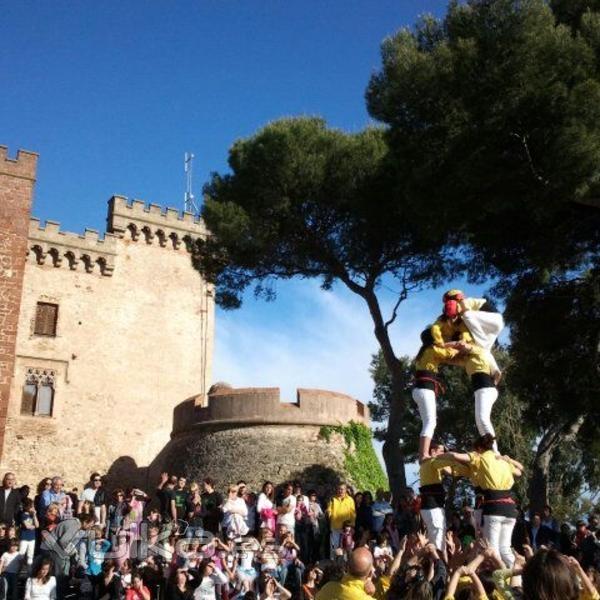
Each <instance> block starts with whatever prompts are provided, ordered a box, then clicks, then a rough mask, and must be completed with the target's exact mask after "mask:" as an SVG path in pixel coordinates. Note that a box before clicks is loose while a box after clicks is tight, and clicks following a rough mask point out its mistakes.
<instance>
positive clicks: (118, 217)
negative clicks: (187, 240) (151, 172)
mask: <svg viewBox="0 0 600 600" xmlns="http://www.w3.org/2000/svg"><path fill="white" fill-rule="evenodd" d="M128 230H129V231H130V232H131V235H132V237H133V238H134V239H135V236H136V234H138V235H139V232H144V233H146V232H150V233H151V234H152V235H159V237H160V235H161V234H162V237H164V238H167V237H172V238H173V237H175V236H176V237H177V238H178V239H182V238H184V237H186V236H189V237H191V238H198V237H201V236H205V235H206V234H207V231H206V228H205V227H204V223H203V221H202V220H201V219H200V218H198V217H196V216H194V215H193V214H192V213H189V212H185V211H184V212H183V213H181V212H180V211H179V210H178V209H176V208H167V209H166V210H163V208H162V207H161V206H160V205H158V204H149V205H147V204H146V203H145V202H144V201H143V200H133V201H132V202H129V201H128V199H127V198H125V197H124V196H113V197H112V198H111V199H110V200H109V201H108V219H107V231H110V232H111V233H115V234H117V235H124V234H125V233H126V232H127V231H128Z"/></svg>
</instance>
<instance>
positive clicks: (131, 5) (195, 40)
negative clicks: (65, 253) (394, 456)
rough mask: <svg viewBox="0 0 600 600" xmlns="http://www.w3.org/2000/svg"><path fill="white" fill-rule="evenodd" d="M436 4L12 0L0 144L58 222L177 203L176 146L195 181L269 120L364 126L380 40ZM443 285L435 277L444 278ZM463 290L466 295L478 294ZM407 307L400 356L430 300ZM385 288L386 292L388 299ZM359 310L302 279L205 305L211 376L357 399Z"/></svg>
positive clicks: (74, 225)
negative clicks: (212, 322)
mask: <svg viewBox="0 0 600 600" xmlns="http://www.w3.org/2000/svg"><path fill="white" fill-rule="evenodd" d="M445 6H446V2H445V1H434V0H419V1H401V0H396V1H390V0H377V1H376V2H373V1H372V0H371V1H368V0H361V1H357V0H355V1H352V0H350V1H348V0H344V1H342V0H331V1H328V2H322V1H316V0H302V1H301V2H300V1H285V2H284V1H275V0H260V1H259V0H254V1H250V0H247V1H235V2H234V1H227V0H220V1H216V0H215V1H196V2H191V1H184V0H178V1H177V2H166V1H158V0H154V1H152V2H147V1H144V2H142V1H129V0H122V1H120V2H115V1H113V0H103V1H102V2H63V1H60V0H53V1H52V2H45V3H34V2H28V1H24V2H11V3H5V4H4V5H3V15H2V20H1V21H0V39H2V46H3V48H2V52H1V53H0V89H1V90H2V92H1V93H0V144H3V145H7V146H8V147H9V152H11V153H12V154H14V153H15V152H16V150H17V148H25V149H29V150H34V151H36V152H39V153H40V162H39V170H38V184H37V189H36V196H35V203H34V214H35V215H36V216H38V217H40V218H41V219H47V218H49V219H55V220H58V221H60V222H61V224H62V227H63V229H66V230H70V231H82V230H83V229H84V227H93V228H97V229H100V230H103V229H104V223H105V217H106V201H107V200H108V198H109V197H110V196H111V195H112V194H116V193H118V194H123V195H125V196H128V197H130V198H141V199H144V200H146V201H148V202H155V203H159V204H163V205H170V206H176V207H182V204H183V192H184V175H183V154H184V152H186V151H192V152H194V153H195V155H196V161H195V165H194V168H195V190H196V191H197V192H199V191H200V189H201V185H202V183H203V182H204V181H205V180H206V178H207V175H208V173H209V172H211V171H214V170H217V171H219V170H223V169H225V168H226V159H227V150H228V148H229V146H230V145H231V144H232V142H233V141H234V140H235V139H236V138H239V137H243V136H248V135H250V134H252V133H253V132H254V131H256V130H257V129H258V128H260V127H261V126H262V125H264V124H265V123H266V122H268V121H270V120H273V119H276V118H278V117H280V116H283V115H298V114H309V115H320V116H322V117H324V118H325V119H327V121H328V122H329V123H330V124H331V125H333V126H336V127H341V128H344V129H346V130H358V129H361V128H362V127H364V126H365V125H367V124H368V123H369V122H370V119H369V116H368V114H367V112H366V109H365V104H364V90H365V87H366V84H367V82H368V79H369V76H370V74H371V73H372V72H373V71H374V70H375V69H377V68H378V66H379V45H380V43H381V41H382V39H383V38H384V37H385V36H387V35H389V34H391V33H393V32H394V31H396V30H397V29H399V28H400V27H403V26H406V25H411V24H412V23H414V21H415V19H416V18H417V16H418V15H420V14H423V13H427V12H432V13H434V14H437V15H441V14H443V12H444V10H445ZM454 283H455V282H448V284H449V285H452V284H454ZM469 291H471V292H475V293H477V292H478V291H480V290H473V288H469ZM439 296H440V295H439V292H436V293H432V292H423V293H420V294H418V295H416V296H415V297H414V298H413V299H411V300H409V301H407V302H406V304H405V305H404V306H403V308H402V309H401V312H400V316H399V318H398V322H397V324H396V326H395V328H394V333H393V335H394V339H395V343H396V346H397V347H398V348H399V350H400V352H401V353H413V352H414V351H415V350H416V347H417V345H418V332H419V331H420V329H421V328H422V325H424V324H426V323H427V322H428V321H429V320H430V319H431V318H433V317H434V316H435V315H436V314H437V313H438V312H439V308H440V306H439V305H440V300H439ZM391 300H392V299H391V296H390V297H389V298H386V299H385V302H386V303H390V302H391ZM371 331H372V327H371V324H370V322H369V319H368V315H367V313H366V310H365V308H364V307H363V306H362V305H361V303H360V302H359V300H358V299H356V298H354V297H353V296H352V295H351V294H349V293H346V292H344V290H341V289H339V288H337V289H336V290H335V291H334V293H325V292H321V291H320V290H319V288H318V285H316V284H315V283H314V282H292V283H287V284H285V285H281V286H279V299H278V300H277V302H275V303H270V304H265V303H262V302H255V301H254V300H253V299H252V298H250V299H249V300H248V301H247V302H246V303H245V305H244V307H243V308H242V309H241V310H240V311H237V312H234V313H227V314H223V313H221V312H219V313H218V315H217V347H216V359H215V379H225V380H227V381H229V382H231V383H232V384H234V385H269V386H271V385H280V386H281V387H282V389H283V395H284V396H285V397H286V398H289V399H292V396H293V393H294V392H293V390H294V389H295V388H296V387H297V386H303V387H309V386H319V387H324V388H331V389H337V390H340V391H344V392H347V393H349V394H352V395H355V396H356V397H359V398H361V399H363V400H368V399H369V397H370V393H371V382H370V379H369V376H368V364H369V359H370V355H371V354H372V353H373V352H374V351H375V349H376V346H375V342H374V339H373V336H372V333H371Z"/></svg>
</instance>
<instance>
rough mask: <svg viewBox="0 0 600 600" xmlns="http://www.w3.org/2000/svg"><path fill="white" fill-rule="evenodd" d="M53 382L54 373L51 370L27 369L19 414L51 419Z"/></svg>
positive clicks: (54, 378)
mask: <svg viewBox="0 0 600 600" xmlns="http://www.w3.org/2000/svg"><path fill="white" fill-rule="evenodd" d="M55 381H56V373H55V372H54V371H53V370H52V369H37V368H35V367H29V368H28V369H27V375H26V377H25V384H24V385H23V396H22V399H21V414H22V415H35V416H40V417H51V416H52V410H53V408H54V389H55Z"/></svg>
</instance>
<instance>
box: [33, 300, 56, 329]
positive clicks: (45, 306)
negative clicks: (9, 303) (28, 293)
mask: <svg viewBox="0 0 600 600" xmlns="http://www.w3.org/2000/svg"><path fill="white" fill-rule="evenodd" d="M57 320H58V304H50V303H49V302H38V303H37V307H36V311H35V326H34V329H33V333H35V334H36V335H47V336H50V337H55V336H56V322H57Z"/></svg>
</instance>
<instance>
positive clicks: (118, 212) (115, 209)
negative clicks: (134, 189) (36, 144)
mask: <svg viewBox="0 0 600 600" xmlns="http://www.w3.org/2000/svg"><path fill="white" fill-rule="evenodd" d="M2 148H3V147H0V149H2ZM21 153H22V152H20V153H19V156H20V154H21ZM5 154H6V152H5ZM34 158H36V157H35V156H34ZM0 159H1V154H0ZM7 162H8V164H9V165H11V166H14V164H15V163H16V161H13V160H11V159H7ZM0 164H1V163H0ZM26 165H27V160H26V161H25V163H24V165H23V167H22V168H21V170H22V172H23V173H26V169H25V166H26ZM204 235H206V229H205V227H204V223H203V222H202V221H201V220H200V219H199V218H196V217H194V215H193V214H191V213H186V212H184V213H183V214H182V213H180V212H179V211H178V210H177V209H175V208H167V209H163V208H162V207H161V206H159V205H158V204H149V205H146V203H145V202H142V201H141V200H133V202H131V203H130V202H128V200H127V198H125V197H124V196H113V197H112V198H111V199H110V200H109V201H108V217H107V233H105V234H104V236H103V237H101V236H100V234H99V232H98V231H97V230H96V229H87V228H86V230H85V232H84V234H83V235H80V234H77V233H71V232H68V231H61V230H60V223H58V222H57V221H51V220H47V221H46V222H45V224H44V225H42V224H41V223H40V220H39V219H36V218H34V217H32V218H31V219H30V224H29V245H28V253H27V254H28V259H29V260H30V261H35V263H37V264H38V265H44V264H50V263H51V264H52V265H53V266H54V267H57V268H58V267H65V266H66V267H68V268H69V269H71V270H72V271H77V270H83V271H85V272H86V273H99V274H100V275H103V276H106V277H110V276H111V275H112V274H113V271H114V268H115V256H116V255H117V240H118V239H121V238H126V239H129V240H132V241H134V242H137V241H138V240H143V241H145V243H146V244H149V245H158V246H161V247H165V248H172V249H175V250H180V249H181V250H183V251H185V250H186V249H187V246H186V244H185V242H186V240H188V239H189V240H193V239H197V238H198V237H200V236H204Z"/></svg>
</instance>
